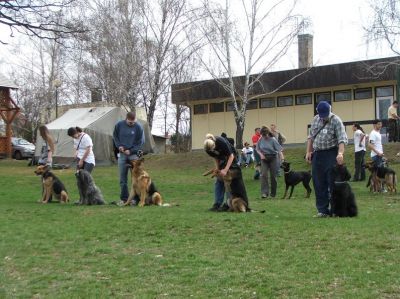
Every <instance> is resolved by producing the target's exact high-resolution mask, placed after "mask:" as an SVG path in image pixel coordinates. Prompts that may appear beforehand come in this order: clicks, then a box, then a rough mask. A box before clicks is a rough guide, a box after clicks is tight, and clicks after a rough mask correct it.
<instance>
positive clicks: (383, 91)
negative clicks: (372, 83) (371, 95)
mask: <svg viewBox="0 0 400 299" xmlns="http://www.w3.org/2000/svg"><path fill="white" fill-rule="evenodd" d="M376 96H377V97H390V96H393V86H385V87H377V88H376Z"/></svg>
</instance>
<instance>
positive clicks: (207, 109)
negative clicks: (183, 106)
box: [193, 104, 209, 115]
mask: <svg viewBox="0 0 400 299" xmlns="http://www.w3.org/2000/svg"><path fill="white" fill-rule="evenodd" d="M196 106H203V107H207V108H206V109H205V112H203V111H202V112H200V113H199V112H198V111H197V112H196ZM208 111H209V107H208V104H194V105H193V115H200V114H208Z"/></svg>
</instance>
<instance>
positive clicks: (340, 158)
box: [336, 153, 344, 165]
mask: <svg viewBox="0 0 400 299" xmlns="http://www.w3.org/2000/svg"><path fill="white" fill-rule="evenodd" d="M336 162H337V164H338V165H343V162H344V159H343V154H342V153H339V154H337V156H336Z"/></svg>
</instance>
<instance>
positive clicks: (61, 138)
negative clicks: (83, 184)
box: [35, 107, 154, 164]
mask: <svg viewBox="0 0 400 299" xmlns="http://www.w3.org/2000/svg"><path fill="white" fill-rule="evenodd" d="M126 113H127V112H126V110H124V109H122V108H120V107H91V108H77V109H69V110H68V111H67V112H66V113H65V114H63V115H62V116H61V117H59V118H57V119H56V120H54V121H53V122H51V123H49V124H47V125H46V126H47V128H48V129H49V131H50V134H51V136H53V138H54V140H55V147H56V149H55V154H54V156H53V163H63V164H70V163H71V162H72V161H73V157H74V153H75V152H74V149H73V139H72V138H71V137H70V136H68V134H67V131H68V128H70V127H76V126H78V127H80V128H82V129H83V131H84V132H85V133H87V134H89V136H90V137H91V138H92V140H93V151H94V155H95V157H96V163H103V164H104V163H108V164H109V163H110V162H112V161H115V158H114V151H113V141H112V134H113V131H114V126H115V124H116V123H117V122H118V121H120V120H122V119H125V117H126ZM136 116H137V121H138V122H139V123H140V124H141V125H142V126H143V129H144V134H145V145H144V147H143V151H144V152H149V153H150V152H153V149H154V140H153V136H152V135H151V133H150V128H149V125H148V123H147V121H146V114H145V113H144V110H143V109H141V108H137V110H136ZM42 144H43V139H42V138H41V137H40V134H39V132H38V134H37V141H36V152H35V156H36V157H39V156H40V151H41V148H42Z"/></svg>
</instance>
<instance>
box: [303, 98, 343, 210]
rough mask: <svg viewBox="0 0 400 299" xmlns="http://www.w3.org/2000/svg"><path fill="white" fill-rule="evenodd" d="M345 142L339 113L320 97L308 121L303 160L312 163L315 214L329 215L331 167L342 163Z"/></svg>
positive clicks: (331, 184) (331, 185) (331, 182)
mask: <svg viewBox="0 0 400 299" xmlns="http://www.w3.org/2000/svg"><path fill="white" fill-rule="evenodd" d="M346 144H347V135H346V130H345V127H344V125H343V122H342V120H341V119H340V118H339V116H337V115H335V114H333V113H332V112H331V105H329V103H328V102H326V101H321V102H319V103H318V106H317V115H316V116H315V117H314V119H313V120H312V122H311V130H310V135H309V136H308V139H307V152H306V160H307V162H308V163H311V164H312V179H313V184H314V189H315V199H316V208H317V211H318V213H317V215H316V216H315V217H318V218H323V217H329V216H330V207H329V205H330V200H331V192H332V190H333V188H332V187H333V181H332V179H331V172H332V168H333V167H334V166H335V164H336V163H337V164H338V165H342V164H343V161H344V159H343V155H344V148H345V145H346Z"/></svg>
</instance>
